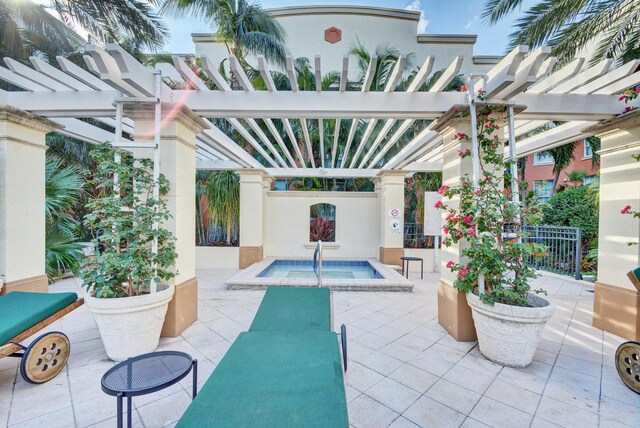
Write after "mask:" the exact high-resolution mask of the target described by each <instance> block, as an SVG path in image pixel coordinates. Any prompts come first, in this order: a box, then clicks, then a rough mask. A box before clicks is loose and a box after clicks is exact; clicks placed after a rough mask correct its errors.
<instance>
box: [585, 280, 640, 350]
mask: <svg viewBox="0 0 640 428" xmlns="http://www.w3.org/2000/svg"><path fill="white" fill-rule="evenodd" d="M593 326H594V327H596V328H599V329H602V330H605V331H608V332H610V333H613V334H617V335H618V336H621V337H624V338H625V339H628V340H635V341H640V292H639V291H637V290H630V289H628V288H622V287H616V286H614V285H609V284H604V283H601V282H596V285H595V291H594V298H593Z"/></svg>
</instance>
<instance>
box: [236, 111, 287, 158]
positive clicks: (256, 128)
mask: <svg viewBox="0 0 640 428" xmlns="http://www.w3.org/2000/svg"><path fill="white" fill-rule="evenodd" d="M245 120H246V121H247V123H248V124H249V127H250V128H251V129H252V130H253V132H255V133H256V135H257V136H258V137H259V138H260V140H261V141H262V142H263V143H264V145H265V146H267V148H268V149H269V150H270V151H271V153H273V155H274V156H275V157H276V159H278V162H280V164H281V165H282V166H287V162H285V160H284V159H283V158H282V156H281V155H280V153H279V152H278V151H277V150H276V148H275V147H274V146H273V144H272V143H271V141H270V140H269V137H267V134H265V133H264V131H263V130H262V128H260V125H258V122H256V120H255V119H245Z"/></svg>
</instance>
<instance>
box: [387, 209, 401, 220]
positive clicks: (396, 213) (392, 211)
mask: <svg viewBox="0 0 640 428" xmlns="http://www.w3.org/2000/svg"><path fill="white" fill-rule="evenodd" d="M389 218H400V210H399V209H397V208H391V209H390V210H389Z"/></svg>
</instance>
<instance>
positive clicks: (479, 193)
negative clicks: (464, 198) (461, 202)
mask: <svg viewBox="0 0 640 428" xmlns="http://www.w3.org/2000/svg"><path fill="white" fill-rule="evenodd" d="M473 194H474V195H476V196H478V195H482V190H480V189H478V190H476V191H475V192H473Z"/></svg>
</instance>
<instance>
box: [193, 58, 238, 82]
mask: <svg viewBox="0 0 640 428" xmlns="http://www.w3.org/2000/svg"><path fill="white" fill-rule="evenodd" d="M200 61H202V70H203V71H204V73H205V74H206V75H207V76H208V77H209V79H211V80H212V81H213V83H214V84H215V85H216V87H217V88H218V89H219V90H221V91H231V86H229V83H227V81H226V80H225V79H224V77H222V74H220V72H219V71H218V69H217V68H216V66H215V64H214V63H213V61H211V59H210V58H209V57H208V56H207V55H202V56H201V57H200Z"/></svg>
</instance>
